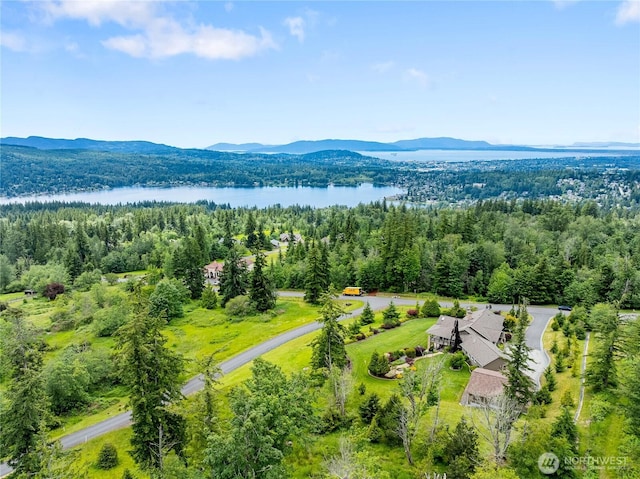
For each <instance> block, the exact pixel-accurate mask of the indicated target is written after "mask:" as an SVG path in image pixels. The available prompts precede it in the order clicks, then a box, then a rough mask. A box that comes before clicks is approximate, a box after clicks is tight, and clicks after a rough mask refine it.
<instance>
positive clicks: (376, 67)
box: [371, 61, 395, 73]
mask: <svg viewBox="0 0 640 479" xmlns="http://www.w3.org/2000/svg"><path fill="white" fill-rule="evenodd" d="M394 66H395V62H391V61H389V62H380V63H375V64H373V65H371V69H372V70H373V71H375V72H378V73H385V72H388V71H389V70H391V69H392V68H393V67H394Z"/></svg>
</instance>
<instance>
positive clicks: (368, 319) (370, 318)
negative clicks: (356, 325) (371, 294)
mask: <svg viewBox="0 0 640 479" xmlns="http://www.w3.org/2000/svg"><path fill="white" fill-rule="evenodd" d="M374 321H375V315H374V313H373V310H372V309H371V305H370V304H369V301H367V304H366V305H365V306H364V309H363V310H362V314H361V315H360V324H362V325H367V324H372V323H373V322H374Z"/></svg>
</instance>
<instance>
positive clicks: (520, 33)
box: [0, 0, 640, 147]
mask: <svg viewBox="0 0 640 479" xmlns="http://www.w3.org/2000/svg"><path fill="white" fill-rule="evenodd" d="M0 9H1V12H0V13H1V19H0V22H1V24H0V27H1V37H0V39H1V44H2V48H1V95H2V96H1V99H0V101H1V104H0V108H1V111H0V113H1V120H0V127H1V132H0V134H1V135H2V136H29V135H40V136H48V137H56V138H77V137H88V138H95V139H106V140H132V139H143V140H149V141H154V142H160V143H166V144H171V145H176V146H181V147H205V146H208V145H211V144H213V143H216V142H221V141H226V142H236V143H239V142H248V141H258V142H262V143H272V144H275V143H286V142H290V141H295V140H298V139H322V138H358V139H364V140H377V141H395V140H400V139H407V138H418V137H435V136H453V137H457V138H464V139H471V140H474V139H483V140H488V141H492V142H496V143H518V144H544V145H548V144H560V143H563V144H569V143H572V142H574V141H634V142H640V0H624V1H622V0H611V1H606V2H595V1H588V0H582V1H575V0H565V1H551V0H538V1H532V2H521V1H499V2H484V1H468V2H458V1H449V2H435V1H421V2H418V1H415V2H364V1H353V2H315V3H314V2H310V3H306V2H294V1H289V2H265V1H259V2H258V1H255V2H245V1H240V2H213V1H207V2H187V1H179V2H158V1H156V2H150V1H138V2H126V1H107V0H104V1H94V2H92V1H82V2H80V1H66V0H62V1H60V0H55V1H37V2H27V1H6V0H3V1H2V2H0Z"/></svg>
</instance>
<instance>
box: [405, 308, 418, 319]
mask: <svg viewBox="0 0 640 479" xmlns="http://www.w3.org/2000/svg"><path fill="white" fill-rule="evenodd" d="M407 316H408V317H409V318H417V317H418V310H417V309H409V310H407Z"/></svg>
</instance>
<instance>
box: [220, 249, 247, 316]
mask: <svg viewBox="0 0 640 479" xmlns="http://www.w3.org/2000/svg"><path fill="white" fill-rule="evenodd" d="M246 293H247V266H246V264H245V263H244V261H242V258H241V257H240V253H239V252H238V250H237V249H236V248H231V249H230V250H229V253H228V254H227V257H226V258H225V261H224V266H223V267H222V271H221V273H220V296H221V298H220V305H221V306H222V307H223V308H224V307H225V305H226V304H227V303H228V302H229V300H230V299H233V298H235V297H236V296H240V295H243V294H246Z"/></svg>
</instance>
